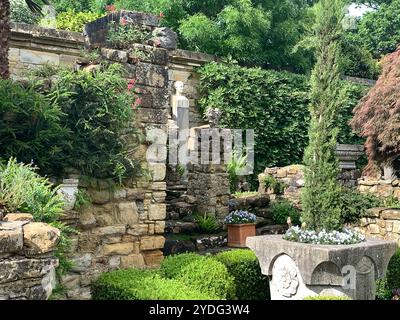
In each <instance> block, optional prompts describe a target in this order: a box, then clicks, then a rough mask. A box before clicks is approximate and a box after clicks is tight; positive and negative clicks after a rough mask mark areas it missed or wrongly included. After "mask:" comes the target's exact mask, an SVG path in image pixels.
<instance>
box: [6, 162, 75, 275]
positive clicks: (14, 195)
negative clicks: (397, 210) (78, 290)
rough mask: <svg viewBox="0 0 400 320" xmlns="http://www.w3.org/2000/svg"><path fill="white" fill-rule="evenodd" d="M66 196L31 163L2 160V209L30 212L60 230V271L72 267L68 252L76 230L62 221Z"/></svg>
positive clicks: (58, 250) (57, 253)
mask: <svg viewBox="0 0 400 320" xmlns="http://www.w3.org/2000/svg"><path fill="white" fill-rule="evenodd" d="M63 208H64V200H63V198H62V197H61V196H60V195H58V194H57V188H54V187H53V185H52V184H50V183H49V181H48V180H47V179H45V178H43V177H41V176H40V175H38V174H37V173H36V168H34V167H32V165H26V164H23V163H17V162H16V160H15V159H12V158H11V159H10V160H9V161H8V162H7V163H6V164H5V163H1V164H0V210H3V211H5V212H17V211H19V212H24V213H30V214H32V216H33V219H34V221H36V222H44V223H48V224H50V225H52V226H54V227H56V228H58V229H59V230H60V231H61V235H60V241H59V243H58V245H57V248H56V252H55V255H56V257H57V258H59V267H58V268H57V273H58V275H62V274H65V273H66V271H68V270H69V269H70V267H71V262H70V261H69V260H68V259H67V257H66V252H67V251H68V250H69V248H70V246H71V239H70V236H71V235H72V234H74V233H76V231H75V230H74V229H73V228H71V227H68V226H66V225H65V224H64V223H61V222H59V219H60V217H61V216H62V214H63V211H64V209H63Z"/></svg>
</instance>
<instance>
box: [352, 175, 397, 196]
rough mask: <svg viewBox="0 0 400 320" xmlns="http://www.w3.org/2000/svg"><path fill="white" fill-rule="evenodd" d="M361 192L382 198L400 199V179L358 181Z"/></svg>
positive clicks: (366, 179) (364, 179)
mask: <svg viewBox="0 0 400 320" xmlns="http://www.w3.org/2000/svg"><path fill="white" fill-rule="evenodd" d="M358 190H359V191H360V192H368V193H373V194H375V195H377V196H380V197H385V198H387V197H391V196H393V197H395V198H397V199H400V179H393V180H370V179H368V178H362V179H360V180H359V181H358Z"/></svg>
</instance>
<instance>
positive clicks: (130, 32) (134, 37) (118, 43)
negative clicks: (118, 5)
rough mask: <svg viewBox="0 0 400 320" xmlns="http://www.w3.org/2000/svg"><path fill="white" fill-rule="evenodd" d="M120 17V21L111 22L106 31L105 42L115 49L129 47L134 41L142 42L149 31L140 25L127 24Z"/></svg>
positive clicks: (146, 37) (147, 36)
mask: <svg viewBox="0 0 400 320" xmlns="http://www.w3.org/2000/svg"><path fill="white" fill-rule="evenodd" d="M123 19H124V18H121V22H120V23H115V22H113V23H112V24H111V25H110V26H109V29H108V32H107V44H108V45H109V46H111V47H113V48H116V49H129V48H130V47H131V46H132V45H133V44H135V43H144V42H145V40H147V39H148V38H149V33H148V32H146V31H144V30H142V29H141V28H140V27H138V26H136V25H132V24H127V23H126V22H124V21H125V20H123Z"/></svg>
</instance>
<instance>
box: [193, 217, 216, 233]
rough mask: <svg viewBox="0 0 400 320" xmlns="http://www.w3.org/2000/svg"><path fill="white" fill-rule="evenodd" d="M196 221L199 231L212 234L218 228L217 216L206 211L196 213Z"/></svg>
mask: <svg viewBox="0 0 400 320" xmlns="http://www.w3.org/2000/svg"><path fill="white" fill-rule="evenodd" d="M196 223H197V225H198V228H199V231H200V232H201V233H205V234H213V233H216V232H218V230H219V229H220V226H219V223H218V220H217V218H215V217H214V216H212V215H210V214H207V213H205V214H204V215H198V216H197V217H196Z"/></svg>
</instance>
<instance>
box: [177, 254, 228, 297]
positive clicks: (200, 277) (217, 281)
mask: <svg viewBox="0 0 400 320" xmlns="http://www.w3.org/2000/svg"><path fill="white" fill-rule="evenodd" d="M176 279H177V280H179V281H181V282H182V283H185V284H186V285H187V286H189V287H191V288H192V289H194V290H198V291H200V292H204V293H206V294H208V295H210V296H213V297H218V298H219V299H234V298H235V282H234V279H233V277H232V276H231V275H230V274H229V273H228V270H227V268H226V267H225V266H224V265H223V264H222V263H221V262H218V261H216V260H214V259H212V258H205V259H200V260H197V261H193V262H191V263H189V264H188V265H186V266H184V267H183V268H182V269H181V271H180V272H179V274H178V275H177V277H176Z"/></svg>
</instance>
